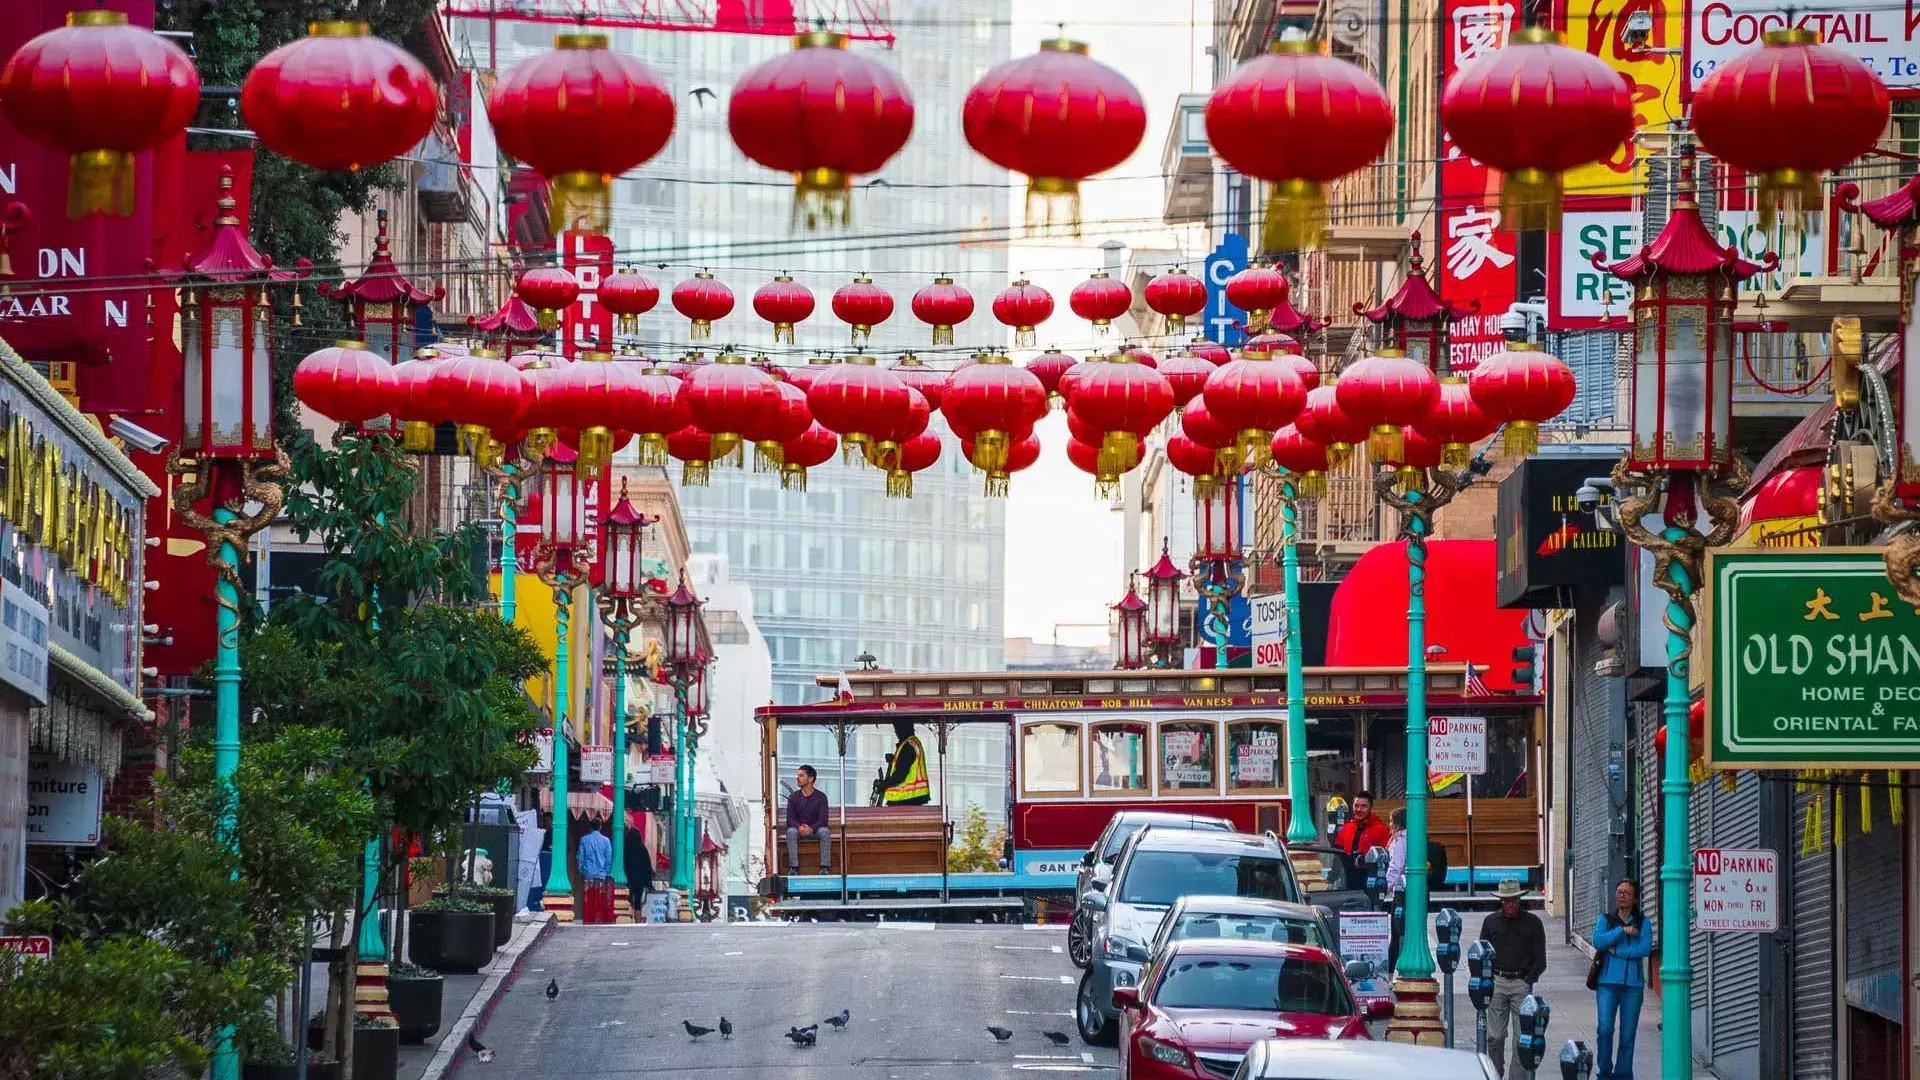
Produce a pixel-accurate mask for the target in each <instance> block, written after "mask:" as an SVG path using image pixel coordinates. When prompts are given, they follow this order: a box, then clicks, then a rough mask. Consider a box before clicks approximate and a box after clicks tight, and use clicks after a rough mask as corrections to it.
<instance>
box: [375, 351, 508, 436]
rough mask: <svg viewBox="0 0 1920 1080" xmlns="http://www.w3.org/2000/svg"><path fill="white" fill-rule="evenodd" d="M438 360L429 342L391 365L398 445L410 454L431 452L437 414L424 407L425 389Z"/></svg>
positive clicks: (428, 399) (393, 413)
mask: <svg viewBox="0 0 1920 1080" xmlns="http://www.w3.org/2000/svg"><path fill="white" fill-rule="evenodd" d="M440 363H441V360H440V353H439V350H437V349H434V348H432V347H430V346H429V347H426V348H420V349H415V350H413V356H412V357H410V358H408V359H406V360H402V361H400V362H399V363H397V364H395V365H393V401H392V406H391V412H392V415H393V418H394V419H395V420H397V421H399V422H400V449H402V450H405V451H406V452H408V453H410V454H430V453H432V452H433V446H434V432H433V426H434V424H435V423H437V422H439V420H440V417H439V416H437V415H434V410H430V409H429V408H428V404H427V403H428V402H429V401H430V400H431V395H430V394H429V393H428V390H429V389H430V388H431V387H432V385H433V369H434V368H435V367H437V366H439V364H440ZM523 374H524V373H523ZM534 449H536V450H537V449H540V448H539V447H535V448H534Z"/></svg>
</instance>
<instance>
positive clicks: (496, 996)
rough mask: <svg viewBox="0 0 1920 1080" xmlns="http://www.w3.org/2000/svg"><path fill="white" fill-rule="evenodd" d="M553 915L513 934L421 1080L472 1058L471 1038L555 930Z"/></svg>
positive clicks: (436, 1078) (439, 1078) (436, 1079)
mask: <svg viewBox="0 0 1920 1080" xmlns="http://www.w3.org/2000/svg"><path fill="white" fill-rule="evenodd" d="M553 925H554V922H553V914H552V913H551V912H541V913H539V914H538V915H537V916H536V917H535V918H533V919H531V920H529V921H528V922H527V923H525V924H524V925H522V926H521V927H519V928H518V929H516V930H515V931H514V932H513V940H511V941H509V942H507V947H506V948H504V949H502V950H500V953H499V955H497V956H495V957H494V958H493V963H492V964H491V968H492V970H491V971H490V972H488V974H487V977H486V979H485V981H483V982H482V983H481V984H480V989H479V991H478V992H476V993H475V994H474V995H473V999H472V1000H471V1001H469V1002H467V1007H466V1008H465V1009H463V1010H461V1013H460V1019H458V1020H455V1021H454V1022H453V1026H452V1027H451V1028H448V1029H447V1034H446V1037H445V1038H442V1039H441V1040H440V1045H439V1047H438V1048H437V1049H435V1050H434V1052H433V1057H432V1058H431V1059H429V1060H428V1061H427V1067H426V1069H425V1070H424V1071H422V1072H421V1074H420V1080H444V1078H445V1077H447V1076H450V1075H452V1074H453V1072H454V1071H455V1070H456V1069H458V1068H459V1066H460V1065H461V1064H463V1063H464V1062H465V1061H466V1059H467V1058H469V1057H471V1056H472V1055H470V1054H468V1053H467V1036H469V1035H471V1034H473V1030H474V1029H475V1028H477V1027H479V1026H480V1025H481V1024H483V1023H485V1022H486V1021H487V1018H488V1017H489V1016H492V1015H493V1007H494V1005H496V1004H498V1003H499V1001H500V996H501V995H502V994H504V993H505V992H506V990H507V988H508V987H510V986H512V985H513V980H514V977H515V976H516V975H518V974H519V969H520V961H521V959H522V958H524V957H525V956H526V955H527V953H528V952H530V951H532V949H533V946H534V945H535V944H536V943H537V942H539V940H540V939H541V938H542V937H544V936H546V933H547V931H549V930H551V929H552V928H553Z"/></svg>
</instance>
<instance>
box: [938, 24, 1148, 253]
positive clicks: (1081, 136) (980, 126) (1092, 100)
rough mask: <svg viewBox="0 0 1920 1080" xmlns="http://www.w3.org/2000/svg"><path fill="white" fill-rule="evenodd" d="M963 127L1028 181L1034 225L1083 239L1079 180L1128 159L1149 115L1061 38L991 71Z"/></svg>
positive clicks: (1116, 77)
mask: <svg viewBox="0 0 1920 1080" xmlns="http://www.w3.org/2000/svg"><path fill="white" fill-rule="evenodd" d="M960 122H961V127H962V130H964V131H965V133H966V136H967V145H969V146H971V147H973V148H974V150H975V151H977V152H978V153H979V154H980V156H981V157H984V158H986V159H987V160H988V161H991V162H993V163H994V164H995V165H998V166H1000V167H1001V168H1003V169H1009V170H1012V171H1013V172H1018V173H1025V174H1026V176H1027V222H1028V223H1029V224H1038V225H1041V226H1042V227H1051V226H1053V225H1055V224H1056V223H1059V224H1064V225H1067V226H1068V227H1069V228H1070V229H1071V230H1072V231H1073V233H1074V234H1075V235H1078V234H1079V231H1080V181H1082V180H1085V179H1086V178H1087V177H1090V176H1092V175H1094V174H1095V173H1102V172H1105V171H1107V170H1108V169H1111V168H1113V167H1114V166H1116V165H1119V164H1120V163H1121V162H1123V161H1125V160H1127V157H1128V156H1129V155H1131V154H1132V153H1133V151H1134V149H1135V148H1136V147H1138V146H1139V145H1140V139H1141V137H1142V136H1144V135H1145V134H1146V131H1147V108H1146V104H1145V102H1143V101H1142V100H1141V98H1140V91H1139V90H1137V89H1135V88H1134V85H1133V83H1131V82H1129V81H1127V77H1126V76H1125V75H1122V74H1120V73H1119V72H1118V71H1115V70H1114V69H1112V68H1110V67H1108V66H1107V65H1105V64H1102V63H1100V62H1099V61H1097V60H1095V59H1093V58H1092V57H1090V56H1088V55H1087V46H1086V45H1085V44H1084V43H1082V42H1078V41H1068V40H1066V39H1064V38H1061V39H1055V40H1052V41H1043V42H1041V43H1040V51H1039V52H1037V53H1034V54H1033V55H1031V56H1022V57H1018V58H1016V59H1013V60H1008V61H1005V62H1003V63H1000V64H996V65H995V66H994V67H992V68H990V69H989V70H988V71H987V73H986V74H985V75H982V76H981V77H980V81H979V82H977V83H975V84H974V86H973V89H971V90H969V91H967V100H966V103H965V104H964V105H962V106H961V112H960ZM1056 210H1057V211H1058V212H1056Z"/></svg>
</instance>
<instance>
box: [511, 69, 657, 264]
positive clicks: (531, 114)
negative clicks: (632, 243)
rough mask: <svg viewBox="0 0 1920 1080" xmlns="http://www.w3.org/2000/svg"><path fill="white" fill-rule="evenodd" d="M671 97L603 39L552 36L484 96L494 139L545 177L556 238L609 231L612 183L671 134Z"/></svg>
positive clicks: (649, 72) (645, 159)
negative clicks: (548, 45)
mask: <svg viewBox="0 0 1920 1080" xmlns="http://www.w3.org/2000/svg"><path fill="white" fill-rule="evenodd" d="M673 112H674V109H673V94H672V92H671V91H669V90H668V89H667V85H666V83H665V82H663V81H661V78H660V76H659V75H658V74H657V73H656V72H655V71H654V70H653V69H652V68H650V67H648V66H647V65H646V64H644V63H641V62H640V60H639V59H637V58H635V57H633V56H629V55H627V54H625V53H618V52H614V51H613V50H612V49H609V48H607V36H606V35H605V34H588V33H578V32H575V33H566V34H557V35H555V36H554V39H553V49H552V50H551V51H549V52H544V53H541V54H539V55H537V56H534V57H531V58H529V59H527V60H523V61H521V62H520V63H519V64H516V65H514V67H513V70H511V71H509V72H507V73H506V74H505V75H504V76H502V77H501V79H500V81H499V82H498V83H497V84H495V85H494V88H493V93H492V94H491V95H489V96H488V98H487V116H488V118H489V119H490V120H491V121H492V122H493V133H494V137H495V138H496V139H497V140H498V142H499V144H500V149H501V150H503V151H505V152H506V153H507V154H508V155H510V156H512V157H514V158H518V159H519V160H521V161H524V162H526V163H527V164H528V165H531V166H533V168H534V169H535V170H537V171H538V172H539V173H540V174H541V175H542V176H544V177H546V178H547V186H548V189H549V190H550V191H551V192H552V196H553V209H552V210H551V211H550V212H549V214H548V217H549V219H550V220H551V221H552V222H553V223H554V228H553V231H554V232H555V233H556V234H558V233H560V232H564V231H576V232H588V233H595V234H602V233H605V232H606V231H607V226H608V224H609V218H610V217H611V215H612V197H611V187H612V183H613V178H614V177H616V176H619V175H620V174H621V173H623V172H626V171H627V170H629V169H636V168H639V167H640V166H641V165H644V164H646V162H648V161H649V160H651V159H652V158H653V156H654V155H655V154H658V153H659V152H660V151H661V149H662V148H663V147H665V146H666V145H667V139H668V138H670V137H671V136H672V135H673Z"/></svg>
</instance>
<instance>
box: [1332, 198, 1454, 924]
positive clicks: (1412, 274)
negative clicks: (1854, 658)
mask: <svg viewBox="0 0 1920 1080" xmlns="http://www.w3.org/2000/svg"><path fill="white" fill-rule="evenodd" d="M1412 243H1413V250H1412V253H1411V254H1409V255H1408V256H1407V277H1406V280H1405V281H1402V282H1401V283H1400V289H1399V291H1398V292H1395V293H1394V294H1393V295H1392V296H1391V297H1389V298H1388V299H1387V302H1386V303H1384V304H1381V305H1380V306H1379V307H1376V308H1368V307H1367V306H1366V305H1364V304H1357V303H1356V304H1354V305H1353V313H1354V314H1355V315H1359V316H1361V317H1362V318H1364V319H1366V320H1367V321H1368V322H1371V323H1373V324H1374V325H1376V326H1379V327H1381V328H1382V330H1383V338H1382V340H1381V342H1380V344H1381V345H1383V346H1386V347H1390V348H1394V349H1398V350H1400V351H1401V352H1403V353H1405V354H1406V355H1408V356H1410V357H1412V358H1413V359H1415V360H1418V361H1419V362H1420V363H1422V364H1424V365H1426V368H1427V370H1429V371H1432V372H1435V373H1436V374H1438V373H1441V372H1445V371H1447V370H1449V369H1450V364H1449V359H1448V355H1447V339H1448V336H1449V333H1450V331H1451V330H1452V328H1453V324H1454V323H1456V322H1458V321H1460V320H1461V319H1464V318H1466V317H1467V316H1468V315H1471V314H1473V313H1474V312H1476V311H1479V310H1480V302H1479V301H1478V300H1476V301H1474V302H1473V303H1472V304H1469V305H1468V306H1466V307H1461V306H1460V305H1458V304H1454V303H1451V302H1449V301H1446V300H1442V299H1440V294H1439V293H1437V292H1435V291H1434V289H1433V284H1432V283H1431V282H1429V281H1428V280H1427V275H1426V270H1425V268H1424V266H1423V264H1422V261H1421V258H1420V234H1419V233H1417V232H1416V233H1414V234H1413V237H1412ZM1409 925H1411V924H1409Z"/></svg>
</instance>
